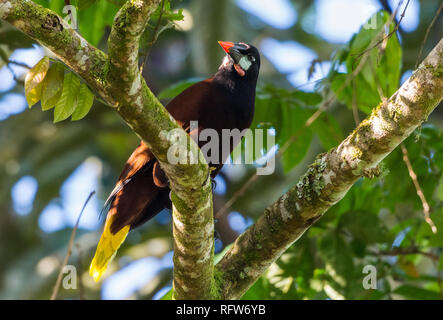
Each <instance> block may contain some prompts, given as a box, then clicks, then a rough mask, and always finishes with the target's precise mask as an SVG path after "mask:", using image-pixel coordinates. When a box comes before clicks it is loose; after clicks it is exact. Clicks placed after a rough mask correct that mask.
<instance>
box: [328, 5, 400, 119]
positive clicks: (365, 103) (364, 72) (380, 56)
mask: <svg viewBox="0 0 443 320" xmlns="http://www.w3.org/2000/svg"><path fill="white" fill-rule="evenodd" d="M370 19H371V20H372V21H376V26H375V28H367V27H365V26H363V27H362V28H361V29H360V31H359V32H358V33H357V34H356V35H355V36H354V37H353V38H352V39H351V41H350V43H349V45H348V47H347V48H345V49H342V50H341V51H340V52H339V53H338V54H337V55H336V57H335V58H334V65H340V64H343V63H344V64H345V65H346V69H347V73H337V72H332V73H331V74H330V76H329V79H330V80H329V81H331V87H332V89H333V90H334V92H335V93H336V95H337V97H338V99H339V100H340V101H342V102H344V103H346V105H347V106H348V107H349V108H352V103H353V101H354V100H355V101H356V103H357V106H358V108H359V109H360V110H361V111H363V112H365V113H370V112H371V110H372V109H373V108H374V107H375V106H377V105H378V104H379V103H380V101H381V95H382V96H383V97H387V98H389V97H390V96H391V95H392V94H393V93H394V92H395V90H396V89H397V87H398V83H399V79H400V72H401V66H402V49H401V46H400V43H399V41H398V38H397V35H396V34H392V35H391V36H390V37H389V38H386V40H385V41H384V42H383V43H382V44H380V45H379V46H377V47H375V48H372V46H373V45H374V44H375V43H376V41H373V40H376V39H375V38H376V37H377V36H378V38H377V40H379V39H382V38H383V37H386V36H387V31H386V30H385V31H384V32H382V31H383V30H384V28H385V24H386V23H387V22H388V21H389V14H388V13H387V12H385V11H380V12H378V13H375V14H374V15H373V16H372V17H371V18H370ZM371 20H369V21H371ZM393 29H394V23H393V22H392V23H391V25H390V27H389V31H392V30H393ZM370 46H371V47H370ZM371 48H372V49H371ZM367 50H369V51H367ZM364 59H365V60H364ZM363 62H364V64H363V65H362V67H361V69H360V73H359V74H358V75H357V76H356V77H355V78H354V80H353V81H354V82H355V90H354V89H353V88H354V84H353V83H352V82H351V81H349V75H350V74H351V73H352V72H354V70H355V69H356V68H357V67H358V66H359V65H360V63H363ZM346 80H347V81H346Z"/></svg>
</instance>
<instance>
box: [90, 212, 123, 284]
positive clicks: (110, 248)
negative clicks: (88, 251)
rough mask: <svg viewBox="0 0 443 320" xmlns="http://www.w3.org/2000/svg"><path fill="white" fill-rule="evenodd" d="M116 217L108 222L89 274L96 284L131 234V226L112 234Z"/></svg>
mask: <svg viewBox="0 0 443 320" xmlns="http://www.w3.org/2000/svg"><path fill="white" fill-rule="evenodd" d="M113 218H114V216H111V218H110V219H107V220H106V223H105V228H104V230H103V234H102V236H101V238H100V241H99V242H98V245H97V250H96V251H95V256H94V259H92V262H91V265H90V267H89V274H90V275H91V277H93V278H94V281H95V282H98V280H100V277H101V276H102V275H103V273H104V272H105V271H106V268H107V266H108V263H109V262H111V260H112V259H113V258H114V256H115V254H116V253H117V250H118V248H120V245H121V244H122V243H123V241H125V239H126V236H127V235H128V232H129V226H126V227H124V228H123V229H121V230H120V231H119V232H117V233H116V234H112V233H111V223H112V220H113Z"/></svg>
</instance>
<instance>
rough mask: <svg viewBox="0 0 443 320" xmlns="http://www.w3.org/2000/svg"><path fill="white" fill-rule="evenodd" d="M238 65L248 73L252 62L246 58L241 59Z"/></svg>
mask: <svg viewBox="0 0 443 320" xmlns="http://www.w3.org/2000/svg"><path fill="white" fill-rule="evenodd" d="M238 64H239V65H240V67H242V69H243V70H245V71H248V70H249V68H250V67H251V65H252V62H251V61H249V59H248V57H246V56H244V57H242V58H241V59H240V61H239V62H238Z"/></svg>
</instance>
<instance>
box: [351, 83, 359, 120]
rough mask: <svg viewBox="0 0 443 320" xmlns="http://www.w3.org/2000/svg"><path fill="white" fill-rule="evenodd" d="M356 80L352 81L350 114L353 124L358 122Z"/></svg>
mask: <svg viewBox="0 0 443 320" xmlns="http://www.w3.org/2000/svg"><path fill="white" fill-rule="evenodd" d="M356 84H357V81H355V80H353V81H352V115H353V117H354V122H355V126H356V127H358V125H359V124H360V117H359V116H358V101H357V89H356Z"/></svg>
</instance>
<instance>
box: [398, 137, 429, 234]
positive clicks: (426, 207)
mask: <svg viewBox="0 0 443 320" xmlns="http://www.w3.org/2000/svg"><path fill="white" fill-rule="evenodd" d="M401 151H402V152H403V161H404V162H405V164H406V167H407V168H408V172H409V176H410V177H411V179H412V182H413V183H414V186H415V189H416V190H417V195H418V197H419V198H420V200H421V203H422V205H423V214H424V216H425V221H426V223H427V224H429V226H430V227H431V230H432V232H433V233H437V227H436V226H435V224H434V222H433V221H432V219H431V216H430V213H431V207H430V206H429V203H428V202H427V201H426V197H425V195H424V193H423V190H422V188H421V187H420V184H419V183H418V179H417V175H416V174H415V172H414V169H413V168H412V165H411V161H409V156H408V150H407V149H406V147H405V146H404V144H402V145H401Z"/></svg>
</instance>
